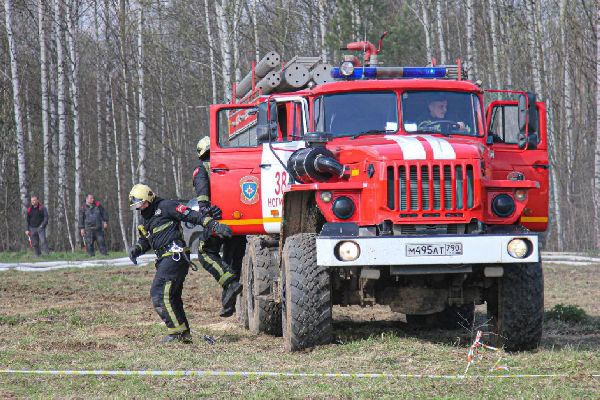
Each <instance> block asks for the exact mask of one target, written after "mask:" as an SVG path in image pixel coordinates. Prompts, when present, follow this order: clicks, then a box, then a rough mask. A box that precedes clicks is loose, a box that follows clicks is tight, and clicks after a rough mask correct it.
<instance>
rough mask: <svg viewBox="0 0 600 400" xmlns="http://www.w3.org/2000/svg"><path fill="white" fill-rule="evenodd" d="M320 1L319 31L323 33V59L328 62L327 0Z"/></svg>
mask: <svg viewBox="0 0 600 400" xmlns="http://www.w3.org/2000/svg"><path fill="white" fill-rule="evenodd" d="M318 2H319V33H320V34H321V37H320V39H321V43H320V45H321V60H322V61H323V62H324V63H326V62H327V46H326V43H325V39H326V38H327V17H326V15H325V0H318Z"/></svg>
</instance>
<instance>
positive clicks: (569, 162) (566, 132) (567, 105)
mask: <svg viewBox="0 0 600 400" xmlns="http://www.w3.org/2000/svg"><path fill="white" fill-rule="evenodd" d="M566 14H567V1H566V0H561V2H560V44H561V52H562V56H563V62H562V75H563V95H562V101H563V106H562V109H563V110H564V117H563V121H564V124H563V131H562V135H561V136H562V137H564V143H565V153H566V154H565V155H566V167H567V168H566V175H567V182H571V183H572V179H571V178H572V177H573V159H572V153H573V144H572V140H573V132H572V130H571V123H572V121H573V102H572V99H571V90H572V89H573V84H572V80H571V74H570V72H569V66H570V61H571V58H570V56H569V46H568V42H567V40H568V38H567V25H566V23H567V22H566V20H567V16H566ZM566 189H567V190H566V195H567V204H568V205H569V209H571V207H572V206H571V205H572V199H571V196H572V187H571V184H569V185H567V187H566Z"/></svg>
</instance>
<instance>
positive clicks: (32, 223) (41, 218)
mask: <svg viewBox="0 0 600 400" xmlns="http://www.w3.org/2000/svg"><path fill="white" fill-rule="evenodd" d="M46 225H48V209H47V208H46V207H44V205H43V204H42V203H40V201H39V199H38V197H37V196H31V206H29V208H28V209H27V228H26V230H25V234H26V235H27V236H29V238H30V239H31V241H32V246H33V250H34V251H35V256H36V257H39V256H40V255H41V251H43V252H44V255H45V256H47V255H48V254H50V251H49V250H48V241H47V240H46ZM40 247H41V251H40Z"/></svg>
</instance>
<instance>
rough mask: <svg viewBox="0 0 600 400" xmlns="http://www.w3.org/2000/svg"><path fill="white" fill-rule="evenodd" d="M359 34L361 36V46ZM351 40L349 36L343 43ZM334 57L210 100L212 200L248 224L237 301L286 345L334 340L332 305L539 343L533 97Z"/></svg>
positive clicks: (537, 121) (540, 152) (540, 109)
mask: <svg viewBox="0 0 600 400" xmlns="http://www.w3.org/2000/svg"><path fill="white" fill-rule="evenodd" d="M371 46H372V45H371ZM349 47H350V46H349ZM376 52H377V50H376V49H375V48H374V46H373V51H372V52H371V54H370V55H371V56H372V58H371V59H369V58H368V57H367V54H365V59H364V63H363V65H361V64H360V63H358V62H357V59H356V58H348V57H347V58H346V61H345V62H343V63H342V64H341V65H340V67H337V68H332V69H331V72H330V73H331V79H330V81H329V82H326V83H320V84H310V83H309V84H308V85H306V86H303V87H300V88H298V89H296V90H293V91H290V90H289V89H287V90H286V91H280V92H277V91H276V90H273V91H271V92H270V93H268V94H265V93H263V92H261V90H260V89H257V88H256V87H255V84H254V80H258V78H259V77H258V78H255V77H254V71H253V75H252V78H253V85H252V90H251V91H250V92H249V94H248V95H247V96H245V98H244V99H242V101H239V102H238V101H237V99H236V100H234V101H233V102H232V103H230V104H222V105H213V106H211V109H210V117H211V124H210V138H211V161H210V168H211V171H210V174H211V193H212V202H213V203H214V204H217V205H218V206H219V207H221V208H222V210H223V221H222V222H224V223H226V224H228V225H229V226H230V227H231V228H232V229H233V231H234V233H235V234H237V235H249V236H248V246H247V250H246V255H245V257H244V262H243V270H242V281H243V284H244V291H243V295H242V296H241V297H240V298H239V301H238V315H239V316H240V318H241V320H242V322H243V323H244V324H245V326H246V327H248V328H250V329H251V330H252V331H254V332H265V333H270V334H275V335H283V337H284V346H285V348H286V349H287V350H290V351H293V350H299V349H303V348H307V347H312V346H315V345H320V344H325V343H328V342H330V341H331V340H332V339H333V330H332V306H333V305H340V306H347V305H361V306H370V305H374V304H383V305H389V306H390V308H391V310H392V311H395V312H399V313H403V314H405V315H406V320H407V322H408V324H411V325H416V326H419V327H441V328H460V327H464V328H466V329H471V328H472V324H473V318H474V308H475V305H477V304H484V303H487V310H488V316H489V319H490V324H491V325H492V326H493V329H492V330H494V332H495V335H494V337H493V338H489V340H493V341H495V342H496V343H497V344H500V345H503V346H504V347H505V348H506V349H507V350H527V349H533V348H535V347H537V345H538V344H539V341H540V338H541V334H542V320H543V277H542V264H541V257H540V251H539V246H538V233H539V232H544V231H545V230H546V226H547V222H548V167H549V164H548V156H547V135H546V109H545V105H544V103H541V102H537V101H536V99H535V95H533V94H532V93H527V92H522V91H512V92H511V91H490V92H485V91H484V90H482V89H481V87H480V86H479V85H477V84H475V83H473V82H471V81H468V80H465V79H463V71H461V66H460V62H458V63H457V65H453V66H427V67H382V66H380V65H378V63H377V62H376V61H375V60H374V59H375V57H373V56H374V55H376Z"/></svg>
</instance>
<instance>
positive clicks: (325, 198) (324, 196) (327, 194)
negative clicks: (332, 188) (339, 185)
mask: <svg viewBox="0 0 600 400" xmlns="http://www.w3.org/2000/svg"><path fill="white" fill-rule="evenodd" d="M319 196H320V197H321V200H322V201H323V203H329V202H330V201H331V198H332V195H331V192H321V194H320V195H319Z"/></svg>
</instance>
